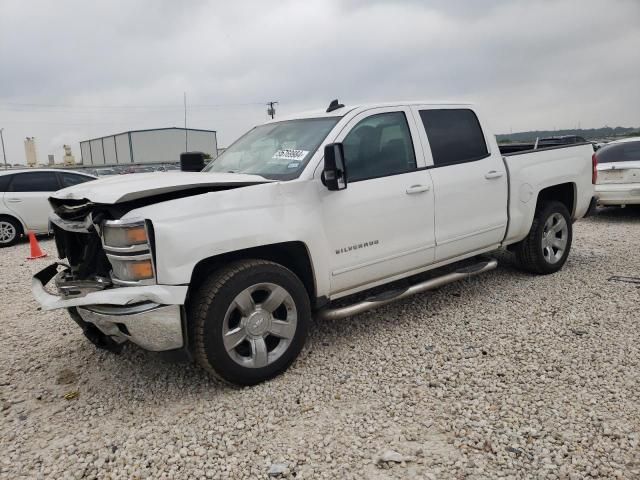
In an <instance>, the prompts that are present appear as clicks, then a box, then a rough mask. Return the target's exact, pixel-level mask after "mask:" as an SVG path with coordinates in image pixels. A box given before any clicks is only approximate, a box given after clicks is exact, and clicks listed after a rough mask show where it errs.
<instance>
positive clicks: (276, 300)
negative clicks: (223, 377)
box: [222, 283, 298, 368]
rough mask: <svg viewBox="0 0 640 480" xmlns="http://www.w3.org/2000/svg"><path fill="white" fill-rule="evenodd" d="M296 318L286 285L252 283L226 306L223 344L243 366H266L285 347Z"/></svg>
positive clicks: (287, 345) (277, 356)
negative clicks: (284, 286)
mask: <svg viewBox="0 0 640 480" xmlns="http://www.w3.org/2000/svg"><path fill="white" fill-rule="evenodd" d="M297 321H298V313H297V310H296V305H295V302H294V301H293V297H292V296H291V294H290V293H289V292H288V291H287V290H286V289H284V288H283V287H281V286H280V285H276V284H274V283H259V284H255V285H252V286H250V287H248V288H245V289H244V290H243V291H242V292H240V293H239V294H238V295H237V296H236V297H235V299H234V300H233V302H232V303H231V305H230V306H229V308H228V309H227V313H226V314H225V318H224V322H223V326H222V335H223V343H224V347H225V349H226V351H227V353H228V354H229V356H230V357H231V358H232V359H233V360H234V361H235V362H236V363H238V364H239V365H242V366H243V367H248V368H262V367H266V366H267V365H270V364H271V363H273V362H275V361H276V360H278V358H280V357H281V356H282V354H283V353H284V352H285V351H286V350H287V348H288V347H289V345H290V344H291V341H292V340H293V337H294V335H295V333H296V326H297Z"/></svg>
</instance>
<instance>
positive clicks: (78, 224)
mask: <svg viewBox="0 0 640 480" xmlns="http://www.w3.org/2000/svg"><path fill="white" fill-rule="evenodd" d="M49 221H50V222H51V223H53V224H55V225H57V226H58V227H60V228H61V229H63V230H66V231H68V232H76V233H89V228H91V226H92V225H93V223H92V221H91V217H90V216H87V217H85V218H84V220H82V221H72V220H65V219H63V218H60V217H59V216H58V215H56V214H55V213H52V214H50V215H49Z"/></svg>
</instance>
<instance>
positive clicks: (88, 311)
mask: <svg viewBox="0 0 640 480" xmlns="http://www.w3.org/2000/svg"><path fill="white" fill-rule="evenodd" d="M50 202H51V204H52V206H53V208H54V213H53V215H52V216H51V218H50V219H51V223H52V225H53V231H54V235H55V242H56V248H57V250H58V256H59V258H60V259H61V260H64V261H66V262H64V263H63V262H59V263H56V264H53V265H50V266H48V267H47V268H45V269H44V270H42V271H41V272H39V273H38V274H36V275H35V276H34V277H33V281H32V290H33V294H34V297H35V298H36V300H37V301H38V302H39V303H40V305H41V306H42V308H43V309H45V310H52V309H56V308H67V309H68V310H69V313H70V314H71V316H72V318H73V319H74V320H75V321H76V322H77V323H78V324H79V325H80V326H81V327H82V329H83V331H84V333H85V335H86V336H87V337H88V338H89V339H90V340H91V341H92V342H93V343H94V344H96V345H97V346H99V347H102V348H108V349H111V350H115V349H117V347H118V345H119V344H121V343H123V342H125V341H127V340H129V341H132V342H134V343H136V344H138V345H140V346H141V347H143V348H145V349H147V350H153V351H164V350H175V349H178V348H181V347H182V346H183V345H184V335H183V328H182V310H183V309H182V306H183V305H184V301H185V297H186V293H187V287H186V286H170V285H159V284H158V283H157V281H156V279H157V276H156V270H155V260H154V253H153V226H152V225H151V223H150V222H149V221H148V220H142V219H131V220H124V219H122V218H121V217H122V215H123V211H122V210H121V209H120V210H119V209H116V207H114V206H109V205H99V204H94V203H92V202H89V201H87V200H74V199H65V200H60V199H56V198H51V199H50ZM51 280H53V284H54V285H55V289H56V293H57V294H52V293H49V292H47V290H46V289H45V286H46V285H47V284H48V283H49V282H50V281H51Z"/></svg>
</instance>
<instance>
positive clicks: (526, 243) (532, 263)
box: [515, 200, 573, 275]
mask: <svg viewBox="0 0 640 480" xmlns="http://www.w3.org/2000/svg"><path fill="white" fill-rule="evenodd" d="M572 239H573V226H572V223H571V217H570V215H569V211H568V210H567V207H566V206H565V205H564V204H563V203H561V202H558V201H555V200H552V201H549V202H544V203H542V204H541V205H539V206H538V208H537V209H536V213H535V215H534V217H533V222H532V224H531V230H529V234H528V235H527V237H526V238H525V239H524V240H522V241H521V242H520V243H518V244H517V245H516V247H515V254H516V260H517V262H518V265H519V266H520V268H521V269H523V270H525V271H527V272H531V273H536V274H539V275H548V274H550V273H555V272H557V271H558V270H560V269H561V268H562V266H563V265H564V263H565V262H566V261H567V257H568V255H569V251H570V250H571V241H572Z"/></svg>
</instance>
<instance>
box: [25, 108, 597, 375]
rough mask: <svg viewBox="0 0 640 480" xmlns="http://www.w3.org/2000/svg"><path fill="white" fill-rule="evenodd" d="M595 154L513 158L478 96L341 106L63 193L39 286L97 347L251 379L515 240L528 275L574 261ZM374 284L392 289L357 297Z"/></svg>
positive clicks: (467, 271) (484, 266)
mask: <svg viewBox="0 0 640 480" xmlns="http://www.w3.org/2000/svg"><path fill="white" fill-rule="evenodd" d="M592 153H593V149H592V146H591V145H590V144H578V145H570V146H565V147H553V148H542V149H538V150H535V151H528V152H516V153H514V154H511V155H508V156H503V155H502V154H501V153H500V150H499V148H498V145H497V143H496V139H495V136H494V135H493V134H492V133H491V131H490V130H489V128H488V127H487V126H486V123H485V122H484V120H483V117H482V115H481V114H480V113H479V112H478V110H477V109H476V108H475V107H473V106H471V105H468V104H454V103H432V102H398V103H388V104H376V105H365V106H344V105H341V104H338V102H337V101H334V102H332V103H331V105H330V106H329V108H328V109H327V110H326V111H324V110H322V111H319V112H311V113H306V114H300V115H295V116H292V117H289V118H284V119H281V120H276V121H270V122H267V123H265V124H263V125H260V126H257V127H255V128H253V129H252V130H250V131H249V132H248V133H247V134H245V135H244V136H242V137H241V138H240V139H239V140H237V141H236V142H235V143H234V144H232V145H231V146H230V147H229V148H228V149H227V150H226V151H225V152H224V153H223V154H222V155H221V156H219V157H218V158H217V159H216V160H214V161H213V162H211V163H210V164H209V165H208V166H207V167H206V168H205V169H204V171H202V172H192V173H188V172H175V173H166V174H163V175H157V174H138V175H130V176H125V177H118V178H106V179H102V180H97V181H94V182H90V183H86V184H82V185H77V186H74V187H71V188H66V189H64V190H60V191H59V192H57V193H55V194H54V195H53V197H52V198H51V199H50V202H51V204H52V206H53V208H54V212H55V213H54V214H53V216H52V217H51V222H52V224H53V225H54V232H55V241H56V245H57V249H58V253H59V257H60V258H61V259H65V262H64V263H59V264H53V265H50V266H49V267H47V268H45V269H44V270H42V271H41V272H39V273H38V274H37V275H35V276H34V278H33V293H34V295H35V298H36V299H37V301H38V302H39V303H40V304H41V306H42V307H43V309H45V310H49V309H55V308H67V309H68V310H69V313H70V314H71V317H72V318H73V319H74V320H75V321H76V322H77V323H78V324H79V325H80V326H81V327H82V329H83V331H84V333H85V334H86V336H87V337H88V338H89V339H90V340H92V341H93V342H94V343H95V344H96V345H98V346H100V347H104V348H108V349H112V350H117V348H118V347H119V345H120V344H121V343H123V342H125V341H132V342H134V343H136V344H138V345H140V346H141V347H143V348H146V349H149V350H154V351H181V352H186V353H188V354H189V356H190V358H193V359H195V360H196V361H197V362H198V363H200V364H201V365H202V366H203V367H204V368H206V369H208V370H209V371H211V372H212V373H214V374H217V375H218V376H220V377H222V378H223V379H224V380H226V381H229V382H232V383H236V384H242V385H250V384H255V383H258V382H260V381H263V380H265V379H268V378H271V377H273V376H275V375H277V374H278V373H280V372H282V371H283V370H284V369H286V368H287V367H288V366H289V365H290V364H291V363H292V362H293V360H294V359H295V358H296V356H297V355H298V353H299V352H300V350H301V348H302V347H303V344H304V342H305V337H306V335H307V330H308V327H309V323H310V320H311V318H312V315H317V316H319V317H320V318H342V317H346V316H350V315H354V314H356V313H359V312H361V311H364V310H367V309H370V308H374V307H376V306H379V305H382V304H385V303H388V302H391V301H394V300H397V299H400V298H405V297H407V296H409V295H412V294H415V293H418V292H422V291H425V290H429V289H431V288H435V287H437V286H440V285H443V284H445V283H447V282H451V281H454V280H458V279H462V278H467V277H469V276H471V275H476V274H479V273H482V272H484V271H487V270H490V269H492V268H495V267H496V263H497V262H496V260H495V259H492V258H488V259H477V260H475V262H471V261H470V260H469V259H470V258H471V257H476V256H478V255H481V254H485V253H487V252H491V251H494V250H496V249H499V248H504V247H508V248H509V249H511V250H512V251H514V252H515V255H516V258H517V260H518V262H519V264H520V265H521V266H522V268H523V269H525V270H528V271H530V272H533V273H538V274H548V273H553V272H556V271H557V270H559V269H560V268H562V265H563V264H564V263H565V261H566V259H567V256H568V254H569V250H570V248H571V240H572V223H573V222H574V221H575V220H577V219H579V218H580V217H583V216H584V215H585V214H586V213H587V211H588V209H589V207H590V205H591V204H592V198H593V194H594V187H593V181H594V178H595V177H594V175H595V164H594V163H593V162H592ZM462 260H465V262H464V266H462V267H460V266H458V265H460V264H461V263H460V262H461V261H462ZM450 264H451V265H450ZM454 264H455V265H454ZM445 265H450V266H451V268H449V269H448V271H447V273H444V274H439V275H437V276H432V278H430V279H427V280H424V279H422V280H419V281H417V282H416V281H414V279H415V278H416V276H417V274H420V273H422V272H425V271H427V270H432V269H436V268H439V267H443V266H445ZM441 270H442V269H441ZM423 276H424V275H422V276H419V277H423ZM52 279H55V281H54V282H52V283H54V284H55V287H56V290H57V292H56V293H55V294H52V293H49V292H48V291H47V289H46V288H45V286H46V285H47V283H48V282H49V281H50V280H52ZM402 279H404V281H403V282H397V281H398V280H402ZM391 282H394V286H393V287H389V289H388V290H386V291H385V290H384V287H380V286H381V285H383V284H389V283H391ZM398 283H400V286H398ZM373 287H379V288H377V289H376V291H378V292H380V290H382V292H381V293H377V294H375V296H373V297H369V298H367V299H365V300H362V299H361V297H362V295H354V296H352V295H353V294H356V293H358V292H362V291H364V290H369V289H372V288H373ZM354 297H356V298H360V299H359V300H358V299H356V300H351V301H350V300H349V299H350V298H351V299H353V298H354ZM338 299H340V301H339V302H336V300H338Z"/></svg>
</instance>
